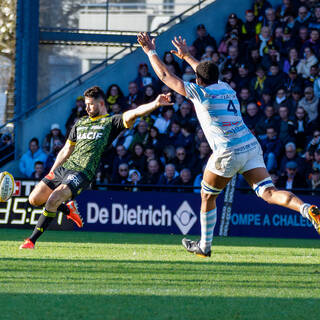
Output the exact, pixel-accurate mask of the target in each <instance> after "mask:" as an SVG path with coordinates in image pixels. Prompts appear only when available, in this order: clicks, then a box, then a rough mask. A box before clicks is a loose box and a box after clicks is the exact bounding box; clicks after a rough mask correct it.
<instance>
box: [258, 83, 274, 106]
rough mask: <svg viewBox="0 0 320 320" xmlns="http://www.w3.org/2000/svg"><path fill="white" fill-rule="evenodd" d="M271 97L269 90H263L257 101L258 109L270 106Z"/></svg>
mask: <svg viewBox="0 0 320 320" xmlns="http://www.w3.org/2000/svg"><path fill="white" fill-rule="evenodd" d="M272 102H273V101H272V96H271V91H270V89H269V88H266V87H265V88H263V90H262V96H261V99H260V101H259V105H260V108H262V109H263V108H265V107H266V106H267V105H269V104H272Z"/></svg>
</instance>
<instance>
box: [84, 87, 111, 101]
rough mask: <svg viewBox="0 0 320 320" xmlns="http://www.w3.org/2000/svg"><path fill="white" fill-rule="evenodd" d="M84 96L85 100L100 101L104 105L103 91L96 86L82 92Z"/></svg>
mask: <svg viewBox="0 0 320 320" xmlns="http://www.w3.org/2000/svg"><path fill="white" fill-rule="evenodd" d="M84 96H85V97H87V98H93V99H102V100H103V101H104V103H105V104H106V95H105V94H104V92H103V90H102V89H101V88H100V87H98V86H93V87H91V88H89V89H87V90H86V91H85V92H84Z"/></svg>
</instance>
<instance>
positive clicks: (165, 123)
mask: <svg viewBox="0 0 320 320" xmlns="http://www.w3.org/2000/svg"><path fill="white" fill-rule="evenodd" d="M172 118H173V108H172V107H171V106H168V107H164V108H162V112H161V115H160V116H159V117H158V118H157V119H156V120H155V122H154V126H155V127H156V128H157V129H158V130H159V133H161V134H163V133H165V132H166V131H167V129H168V127H169V126H170V123H171V121H172Z"/></svg>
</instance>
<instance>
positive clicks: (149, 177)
mask: <svg viewBox="0 0 320 320" xmlns="http://www.w3.org/2000/svg"><path fill="white" fill-rule="evenodd" d="M160 174H161V172H160V165H159V162H158V160H156V159H151V160H149V161H148V171H147V173H146V174H145V176H144V178H143V179H142V180H141V184H146V185H156V184H158V181H159V178H160ZM145 190H149V191H150V190H153V189H152V188H148V189H145ZM155 190H157V189H155Z"/></svg>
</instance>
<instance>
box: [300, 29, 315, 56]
mask: <svg viewBox="0 0 320 320" xmlns="http://www.w3.org/2000/svg"><path fill="white" fill-rule="evenodd" d="M319 32H320V30H317V29H314V30H311V32H310V38H309V40H307V41H306V42H305V43H304V44H303V46H302V48H301V50H304V49H305V48H306V47H310V48H311V49H312V51H313V52H315V53H316V52H319V49H320V37H319Z"/></svg>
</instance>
